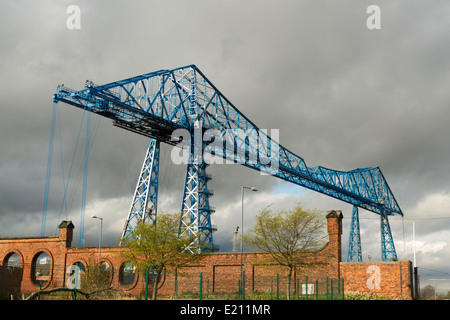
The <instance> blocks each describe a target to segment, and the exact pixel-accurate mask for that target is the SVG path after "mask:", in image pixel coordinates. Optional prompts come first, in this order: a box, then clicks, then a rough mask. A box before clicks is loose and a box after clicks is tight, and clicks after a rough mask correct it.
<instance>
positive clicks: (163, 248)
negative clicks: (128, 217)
mask: <svg viewBox="0 0 450 320" xmlns="http://www.w3.org/2000/svg"><path fill="white" fill-rule="evenodd" d="M179 228H180V216H179V214H160V215H158V220H157V223H156V224H146V223H140V224H138V225H137V227H136V230H135V231H134V232H133V234H132V235H131V237H128V238H126V239H124V240H123V245H124V246H125V247H126V248H127V250H124V252H123V253H122V255H123V256H124V257H125V259H126V260H127V261H129V262H130V263H132V264H133V266H135V267H136V269H137V270H138V271H145V270H147V269H148V271H149V273H151V274H152V275H153V277H152V278H153V279H154V281H153V290H152V299H153V300H156V297H157V292H158V282H159V281H160V279H161V276H162V274H163V272H168V271H170V270H176V269H177V268H179V267H181V266H183V265H186V264H189V263H192V262H196V261H198V260H200V259H201V258H203V256H204V255H203V254H201V253H200V252H201V251H202V247H201V244H198V245H196V246H194V247H192V246H190V249H191V250H193V251H194V252H198V253H194V254H192V253H189V252H188V251H187V250H185V248H186V247H187V246H188V245H190V244H192V242H193V241H194V240H195V239H196V237H197V238H198V235H195V234H190V235H189V236H183V237H180V236H178V233H179Z"/></svg>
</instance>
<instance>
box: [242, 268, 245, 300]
mask: <svg viewBox="0 0 450 320" xmlns="http://www.w3.org/2000/svg"><path fill="white" fill-rule="evenodd" d="M242 300H245V270H242Z"/></svg>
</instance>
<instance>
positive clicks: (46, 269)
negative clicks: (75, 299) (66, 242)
mask: <svg viewBox="0 0 450 320" xmlns="http://www.w3.org/2000/svg"><path fill="white" fill-rule="evenodd" d="M50 267H51V259H50V256H49V255H48V254H47V253H46V252H38V253H37V254H36V255H35V256H34V258H33V260H32V262H31V280H32V281H33V283H35V284H37V285H39V287H43V286H45V285H46V284H47V282H48V281H49V280H50Z"/></svg>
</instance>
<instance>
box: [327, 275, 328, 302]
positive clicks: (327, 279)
mask: <svg viewBox="0 0 450 320" xmlns="http://www.w3.org/2000/svg"><path fill="white" fill-rule="evenodd" d="M327 300H328V277H327Z"/></svg>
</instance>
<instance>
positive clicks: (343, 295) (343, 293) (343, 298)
mask: <svg viewBox="0 0 450 320" xmlns="http://www.w3.org/2000/svg"><path fill="white" fill-rule="evenodd" d="M342 300H345V292H344V278H342Z"/></svg>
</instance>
